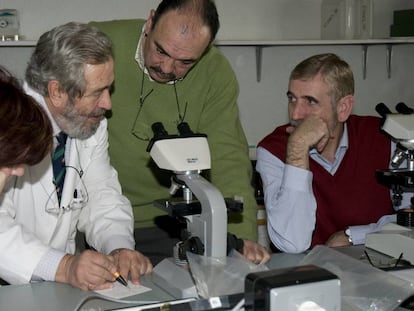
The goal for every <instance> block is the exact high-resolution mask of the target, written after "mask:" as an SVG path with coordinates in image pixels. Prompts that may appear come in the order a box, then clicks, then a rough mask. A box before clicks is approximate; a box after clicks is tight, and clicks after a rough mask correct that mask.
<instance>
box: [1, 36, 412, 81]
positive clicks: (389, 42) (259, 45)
mask: <svg viewBox="0 0 414 311" xmlns="http://www.w3.org/2000/svg"><path fill="white" fill-rule="evenodd" d="M36 42H37V41H36V40H17V41H11V40H10V41H0V48H1V47H34V46H36ZM214 44H215V45H216V46H234V47H237V46H244V47H255V49H256V80H257V82H260V80H261V75H262V50H263V48H265V47H272V46H311V45H313V46H316V45H361V46H362V59H363V64H362V76H363V78H364V79H365V78H366V75H367V72H366V69H367V54H368V47H369V46H370V45H385V46H386V54H387V58H386V59H387V64H386V66H387V75H388V78H391V60H392V47H393V45H397V44H414V37H404V38H399V37H398V38H397V37H396V38H387V39H354V40H311V39H306V40H216V41H215V42H214Z"/></svg>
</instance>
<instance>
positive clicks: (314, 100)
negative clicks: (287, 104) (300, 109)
mask: <svg viewBox="0 0 414 311" xmlns="http://www.w3.org/2000/svg"><path fill="white" fill-rule="evenodd" d="M286 96H288V97H295V98H297V96H295V94H293V93H292V92H291V91H287V92H286ZM301 98H304V99H306V100H307V101H308V102H310V101H313V102H315V103H319V100H318V99H317V98H315V97H313V96H310V95H305V96H301Z"/></svg>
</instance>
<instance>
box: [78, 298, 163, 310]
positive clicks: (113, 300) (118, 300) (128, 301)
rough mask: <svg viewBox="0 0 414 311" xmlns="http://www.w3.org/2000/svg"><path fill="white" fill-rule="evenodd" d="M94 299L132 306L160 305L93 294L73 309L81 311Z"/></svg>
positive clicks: (147, 301)
mask: <svg viewBox="0 0 414 311" xmlns="http://www.w3.org/2000/svg"><path fill="white" fill-rule="evenodd" d="M92 299H101V300H105V301H110V302H116V303H122V304H132V305H149V304H153V303H159V301H156V300H154V301H152V300H123V299H116V298H110V297H106V296H103V295H100V294H91V295H88V296H85V297H83V298H82V299H81V300H80V301H79V303H78V304H77V305H76V306H75V308H74V309H73V311H80V310H81V308H82V306H83V305H84V304H85V303H87V302H88V301H89V300H92Z"/></svg>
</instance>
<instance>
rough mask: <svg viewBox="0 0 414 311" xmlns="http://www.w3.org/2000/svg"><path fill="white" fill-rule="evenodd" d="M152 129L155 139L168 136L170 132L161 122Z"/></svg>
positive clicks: (153, 125) (156, 123) (154, 124)
mask: <svg viewBox="0 0 414 311" xmlns="http://www.w3.org/2000/svg"><path fill="white" fill-rule="evenodd" d="M151 128H152V131H153V133H154V138H160V137H165V136H168V132H167V131H166V130H165V128H164V125H163V124H162V123H161V122H155V123H153V124H152V126H151Z"/></svg>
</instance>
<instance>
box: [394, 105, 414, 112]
mask: <svg viewBox="0 0 414 311" xmlns="http://www.w3.org/2000/svg"><path fill="white" fill-rule="evenodd" d="M395 109H396V110H397V111H398V112H399V113H401V114H412V113H414V109H412V108H410V107H408V106H407V105H406V104H404V103H398V104H397V105H396V106H395Z"/></svg>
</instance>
